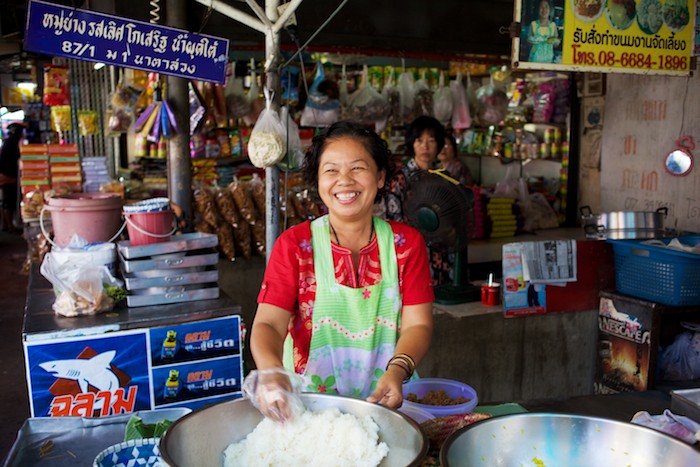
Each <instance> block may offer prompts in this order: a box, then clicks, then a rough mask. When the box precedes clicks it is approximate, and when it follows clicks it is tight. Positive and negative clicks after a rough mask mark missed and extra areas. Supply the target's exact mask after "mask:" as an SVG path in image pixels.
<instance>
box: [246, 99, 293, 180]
mask: <svg viewBox="0 0 700 467" xmlns="http://www.w3.org/2000/svg"><path fill="white" fill-rule="evenodd" d="M271 104H272V98H269V99H267V104H266V106H265V110H263V111H262V112H261V113H260V117H259V118H258V121H257V122H256V123H255V126H254V127H253V131H252V132H251V134H250V139H249V140H248V157H249V158H250V162H251V163H252V164H253V165H254V166H255V167H259V168H265V167H271V166H273V165H275V164H277V163H278V162H279V161H281V160H282V158H283V157H284V155H285V153H286V152H287V147H286V143H285V136H284V134H285V129H284V126H283V125H282V122H281V121H280V116H279V114H278V113H277V111H276V110H274V109H272V108H271Z"/></svg>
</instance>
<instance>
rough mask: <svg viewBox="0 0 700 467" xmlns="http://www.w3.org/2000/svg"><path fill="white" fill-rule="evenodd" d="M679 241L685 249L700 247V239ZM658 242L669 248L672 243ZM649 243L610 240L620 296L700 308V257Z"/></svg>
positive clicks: (667, 239)
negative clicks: (625, 295)
mask: <svg viewBox="0 0 700 467" xmlns="http://www.w3.org/2000/svg"><path fill="white" fill-rule="evenodd" d="M677 238H678V240H679V241H680V242H681V243H683V244H684V245H689V246H697V245H698V244H700V235H686V236H681V237H677ZM658 240H660V241H661V242H663V243H664V244H665V245H668V244H669V243H670V242H671V240H672V239H671V238H665V239H658ZM648 241H649V240H608V242H610V243H612V247H613V253H614V256H615V288H616V289H617V290H618V292H621V293H624V294H627V295H631V296H633V297H638V298H641V299H644V300H649V301H651V302H656V303H661V304H664V305H672V306H697V305H700V254H695V253H689V252H684V251H680V250H674V249H670V248H665V247H663V246H657V245H645V244H644V242H648Z"/></svg>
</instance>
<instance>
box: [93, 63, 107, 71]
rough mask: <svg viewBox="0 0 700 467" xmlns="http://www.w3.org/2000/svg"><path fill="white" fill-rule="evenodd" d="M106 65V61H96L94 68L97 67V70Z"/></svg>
mask: <svg viewBox="0 0 700 467" xmlns="http://www.w3.org/2000/svg"><path fill="white" fill-rule="evenodd" d="M104 66H105V64H104V63H102V62H97V63H95V66H94V68H95V70H101V69H102V68H104Z"/></svg>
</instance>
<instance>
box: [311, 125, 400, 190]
mask: <svg viewBox="0 0 700 467" xmlns="http://www.w3.org/2000/svg"><path fill="white" fill-rule="evenodd" d="M340 138H352V139H354V140H355V141H357V142H359V143H360V144H362V145H363V146H364V147H365V149H366V150H367V152H368V153H369V154H370V155H371V156H372V159H374V162H375V163H376V164H377V169H378V170H379V172H381V171H382V170H384V171H385V172H386V175H385V177H384V180H386V183H385V184H384V187H383V188H381V189H380V190H379V191H378V192H377V199H380V198H381V197H382V196H384V193H385V189H386V186H387V185H388V183H389V180H391V178H392V177H393V175H394V170H395V169H394V162H393V158H392V156H391V151H389V146H388V145H387V144H386V141H384V140H383V139H382V138H381V137H380V136H379V135H378V134H377V133H376V132H375V131H374V130H372V129H371V128H368V127H366V126H364V125H362V124H360V123H357V122H353V121H350V120H341V121H339V122H336V123H334V124H332V125H331V126H329V127H328V128H326V129H325V130H323V131H322V132H321V133H319V134H318V135H316V136H314V139H313V140H312V141H311V146H309V148H308V149H307V150H306V156H305V157H304V165H303V171H304V181H305V182H306V184H307V185H309V186H311V187H314V188H316V187H317V186H318V165H319V162H320V160H321V155H322V154H323V152H324V151H325V150H326V146H327V145H328V143H330V142H332V141H336V140H338V139H340Z"/></svg>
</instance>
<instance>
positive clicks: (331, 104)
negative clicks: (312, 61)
mask: <svg viewBox="0 0 700 467" xmlns="http://www.w3.org/2000/svg"><path fill="white" fill-rule="evenodd" d="M334 85H335V83H332V82H330V80H326V77H325V73H324V72H323V65H322V64H321V63H319V64H318V65H317V66H316V76H315V77H314V81H313V83H312V84H311V87H310V88H309V95H308V97H307V99H306V105H305V106H304V110H303V111H302V113H301V122H300V123H301V126H308V127H326V126H330V125H332V124H333V123H335V122H337V121H338V118H339V117H340V99H339V97H340V96H339V94H340V92H339V91H338V93H337V95H335V94H336V92H335V91H334V90H333V86H334ZM324 90H326V92H324Z"/></svg>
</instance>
